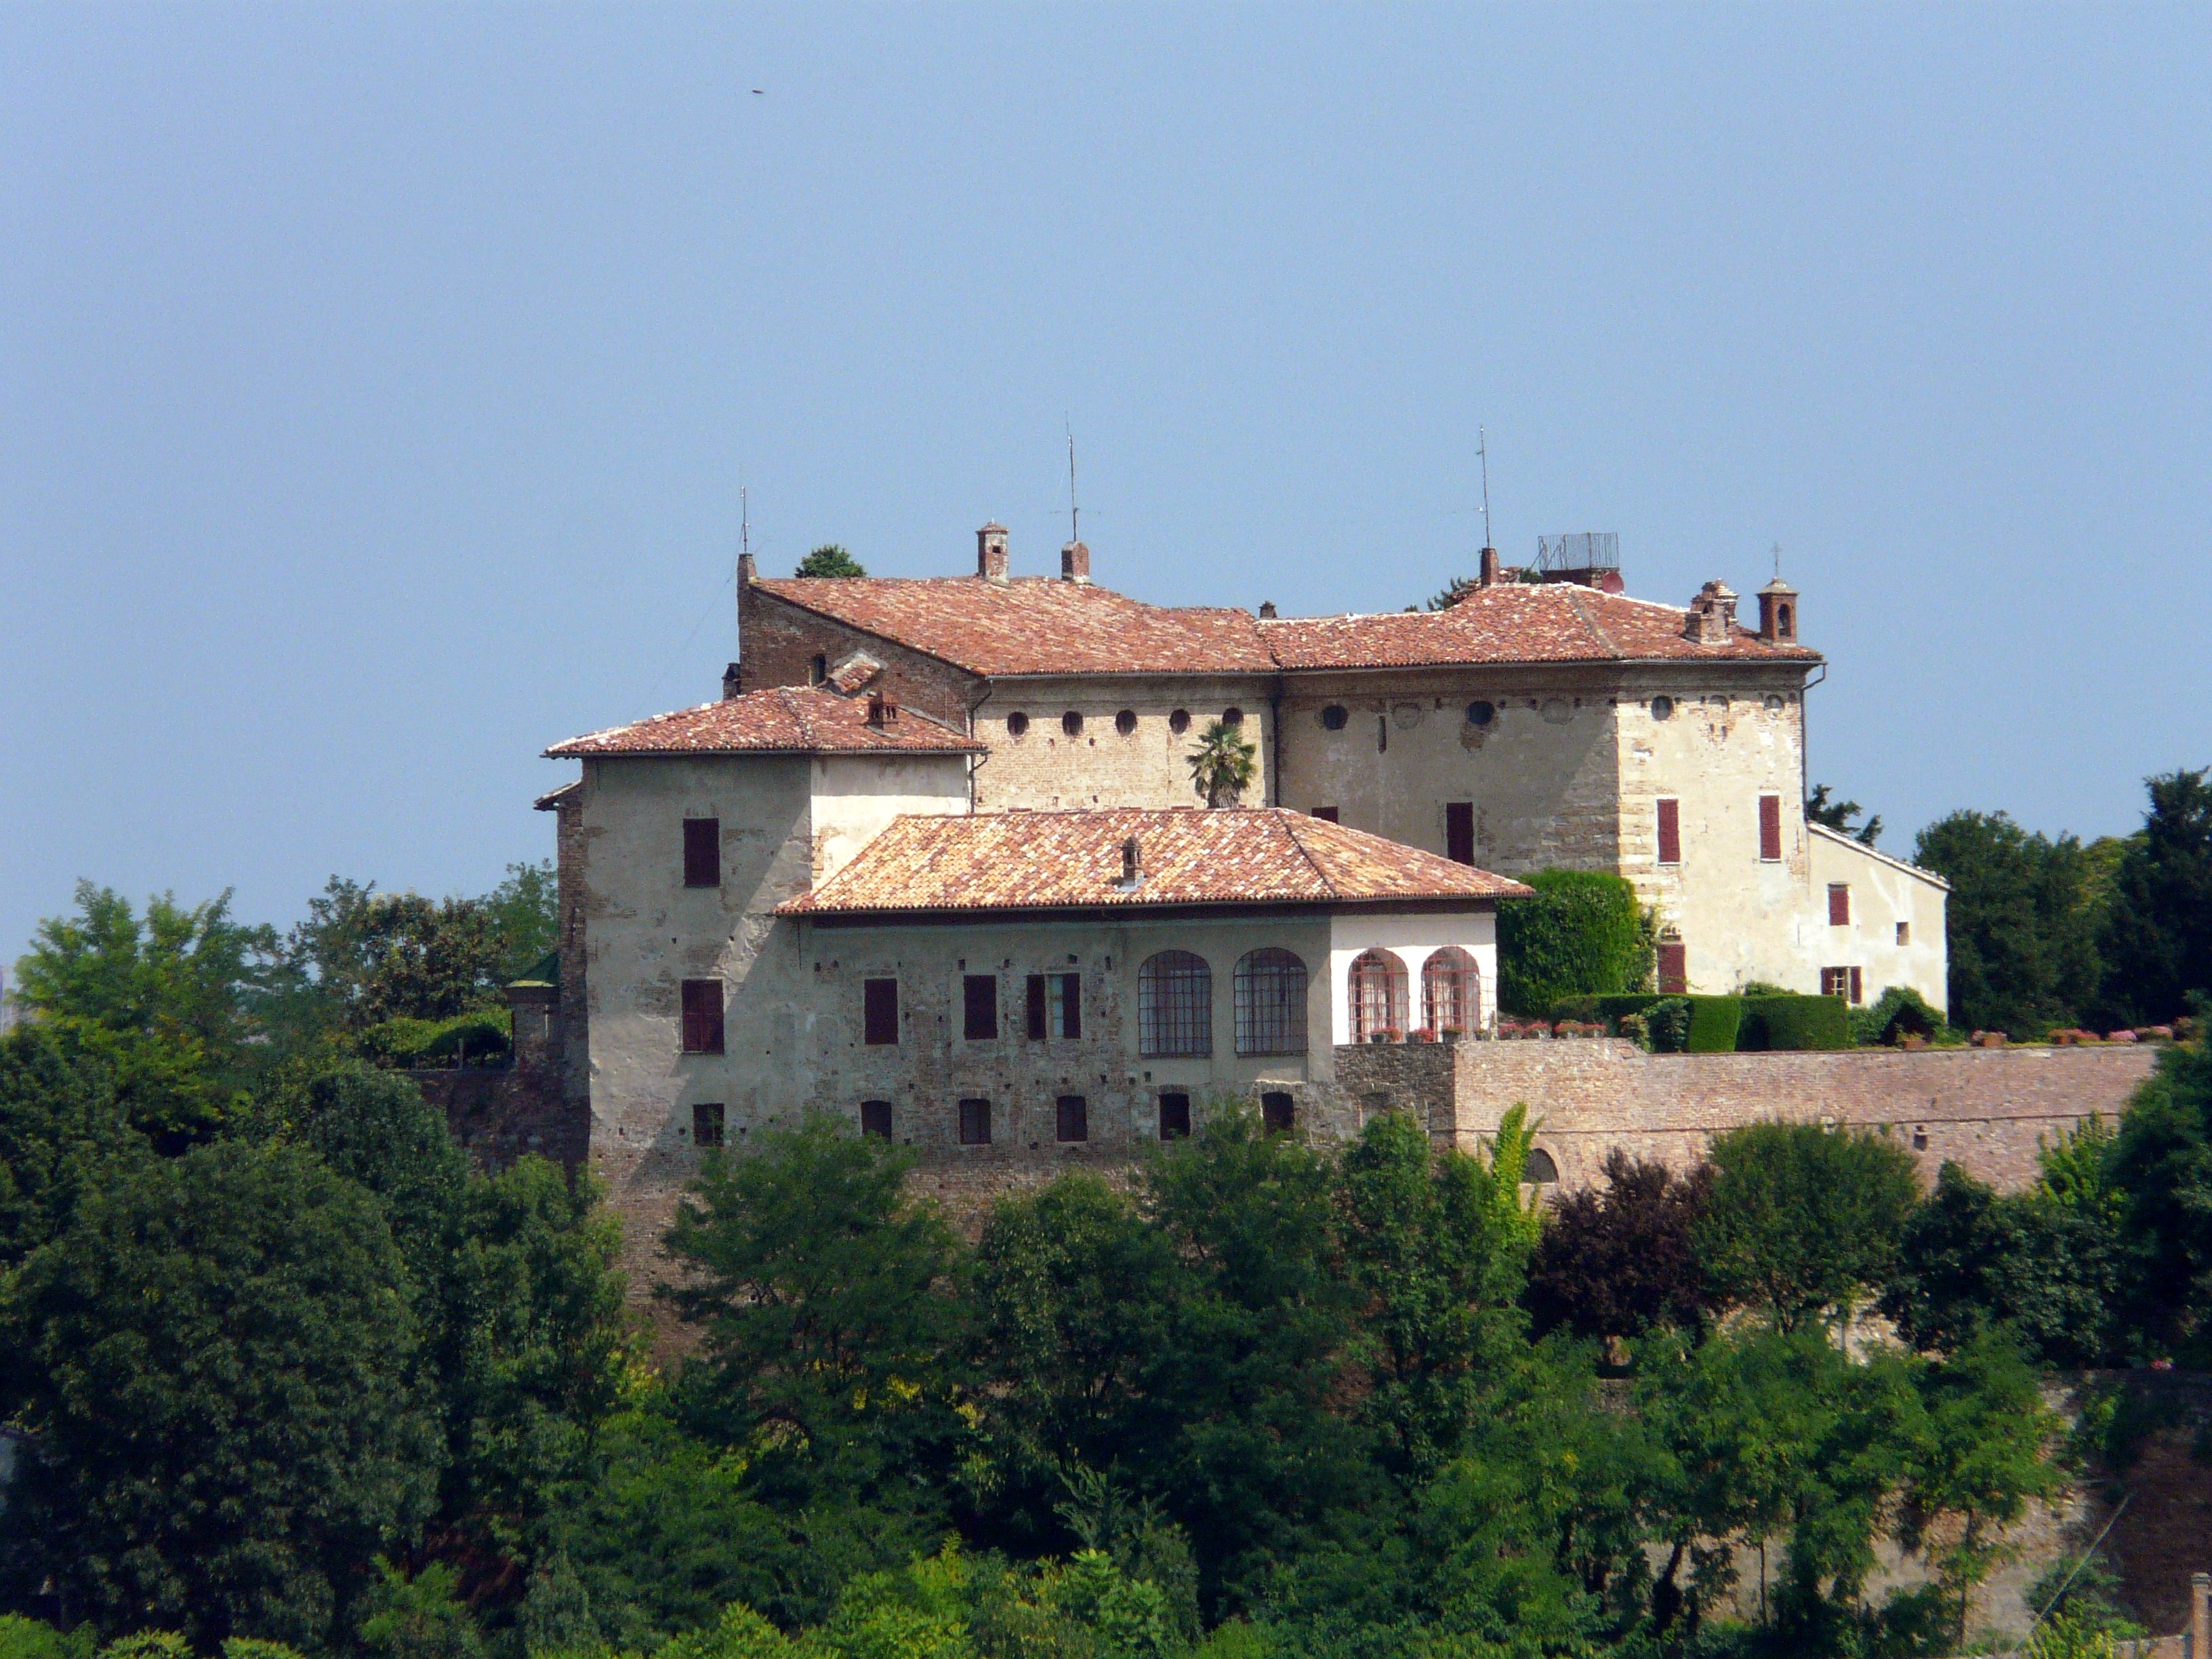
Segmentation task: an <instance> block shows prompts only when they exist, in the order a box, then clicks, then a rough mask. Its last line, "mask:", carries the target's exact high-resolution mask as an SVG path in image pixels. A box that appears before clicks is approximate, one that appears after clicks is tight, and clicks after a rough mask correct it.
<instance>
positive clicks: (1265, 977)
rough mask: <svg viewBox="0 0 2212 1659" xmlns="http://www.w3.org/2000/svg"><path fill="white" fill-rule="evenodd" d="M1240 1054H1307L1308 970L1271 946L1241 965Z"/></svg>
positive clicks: (1237, 984)
mask: <svg viewBox="0 0 2212 1659" xmlns="http://www.w3.org/2000/svg"><path fill="white" fill-rule="evenodd" d="M1234 987H1235V993H1236V1002H1237V1053H1238V1054H1304V1053H1305V1051H1306V965H1305V963H1303V962H1301V961H1300V960H1298V958H1297V957H1296V956H1294V955H1292V954H1291V952H1290V951H1283V950H1278V949H1276V948H1274V947H1273V946H1272V945H1271V946H1269V947H1267V949H1265V950H1260V951H1252V952H1250V953H1249V954H1248V955H1247V956H1245V957H1243V958H1241V959H1240V960H1239V961H1238V963H1237V973H1236V978H1235V981H1234Z"/></svg>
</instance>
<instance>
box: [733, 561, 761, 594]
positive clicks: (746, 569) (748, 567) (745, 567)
mask: <svg viewBox="0 0 2212 1659" xmlns="http://www.w3.org/2000/svg"><path fill="white" fill-rule="evenodd" d="M758 580H760V567H759V565H757V564H756V563H755V562H753V556H752V555H751V554H750V553H740V554H738V586H739V587H750V586H752V585H753V584H754V583H755V582H757V581H758Z"/></svg>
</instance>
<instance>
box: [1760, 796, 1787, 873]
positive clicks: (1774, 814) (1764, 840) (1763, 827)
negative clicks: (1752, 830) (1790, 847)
mask: <svg viewBox="0 0 2212 1659" xmlns="http://www.w3.org/2000/svg"><path fill="white" fill-rule="evenodd" d="M1759 859H1760V860H1761V861H1762V862H1764V863H1767V864H1778V863H1780V862H1781V860H1782V797H1781V796H1779V795H1761V796H1760V797H1759Z"/></svg>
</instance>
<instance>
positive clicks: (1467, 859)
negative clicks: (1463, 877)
mask: <svg viewBox="0 0 2212 1659" xmlns="http://www.w3.org/2000/svg"><path fill="white" fill-rule="evenodd" d="M1444 856H1445V857H1446V858H1448V859H1449V860H1451V861H1452V862H1453V863H1454V864H1472V863H1474V802H1473V801H1471V800H1448V801H1446V802H1445V803H1444Z"/></svg>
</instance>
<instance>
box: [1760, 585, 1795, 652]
mask: <svg viewBox="0 0 2212 1659" xmlns="http://www.w3.org/2000/svg"><path fill="white" fill-rule="evenodd" d="M1759 638H1760V639H1762V640H1765V641H1766V642H1767V643H1768V644H1769V645H1795V644H1796V643H1797V590H1796V588H1794V587H1792V586H1790V584H1789V583H1788V582H1785V581H1784V580H1782V578H1781V577H1779V576H1777V577H1776V578H1775V579H1774V580H1772V581H1771V582H1769V583H1767V585H1766V586H1764V587H1762V588H1760V589H1759Z"/></svg>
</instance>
